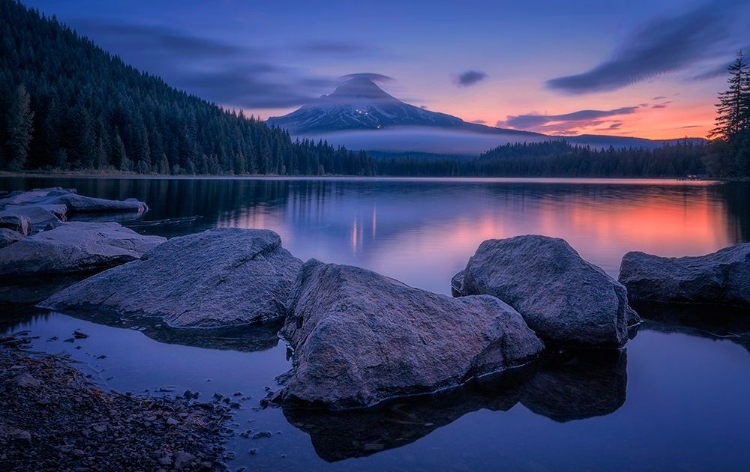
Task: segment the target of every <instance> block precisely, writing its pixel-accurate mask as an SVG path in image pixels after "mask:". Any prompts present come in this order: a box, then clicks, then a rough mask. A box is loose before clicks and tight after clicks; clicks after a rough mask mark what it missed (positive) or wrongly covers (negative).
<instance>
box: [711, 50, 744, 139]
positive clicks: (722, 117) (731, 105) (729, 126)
mask: <svg viewBox="0 0 750 472" xmlns="http://www.w3.org/2000/svg"><path fill="white" fill-rule="evenodd" d="M727 71H728V72H729V78H728V79H727V82H728V83H729V89H728V90H726V91H725V92H721V93H719V103H717V104H716V108H717V110H716V112H717V116H716V127H715V128H714V129H713V130H712V131H711V133H710V135H709V136H710V137H712V138H718V139H725V140H728V141H731V140H732V139H733V138H734V137H735V136H736V135H737V134H739V133H741V132H743V131H746V130H747V128H748V126H750V116H749V115H748V106H749V105H750V103H749V100H750V98H749V95H750V71H749V70H748V68H747V63H746V62H745V59H744V57H743V55H742V51H740V52H739V53H737V59H736V60H735V61H734V62H733V63H732V64H730V65H729V67H727Z"/></svg>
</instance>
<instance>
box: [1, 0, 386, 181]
mask: <svg viewBox="0 0 750 472" xmlns="http://www.w3.org/2000/svg"><path fill="white" fill-rule="evenodd" d="M370 162H371V161H370V159H369V158H368V157H367V156H366V155H365V154H364V153H352V152H349V151H347V150H346V149H344V148H338V149H335V148H334V147H333V146H330V145H328V144H327V143H325V142H317V143H314V142H312V141H302V142H296V143H293V142H292V140H291V139H290V137H289V134H288V133H287V132H286V131H284V130H281V129H278V128H270V127H268V126H266V124H265V123H264V122H262V121H259V120H256V119H254V118H253V117H252V116H251V117H249V118H248V117H245V116H243V114H242V113H241V112H240V113H234V112H231V111H226V110H223V109H222V108H220V107H217V106H215V105H213V104H211V103H208V102H206V101H204V100H201V99H199V98H197V97H194V96H190V95H188V94H186V93H184V92H180V91H178V90H176V89H174V88H172V87H170V86H168V85H167V84H166V83H164V81H162V80H161V79H160V78H158V77H154V76H151V75H149V74H145V73H141V72H139V71H138V70H136V69H134V68H133V67H131V66H128V65H126V64H124V63H123V62H122V61H121V60H120V59H119V58H118V57H116V56H112V55H110V54H109V53H107V52H105V51H104V50H102V49H101V48H99V47H97V46H96V45H95V44H94V43H93V42H91V41H90V40H88V39H86V38H83V37H81V36H79V35H78V34H77V33H75V32H74V31H73V30H71V29H70V28H69V27H67V26H65V25H63V24H61V23H59V22H58V21H57V20H56V19H55V18H54V17H52V18H45V17H43V16H41V15H40V14H39V13H38V12H37V11H35V10H28V9H26V8H25V7H24V6H23V5H21V4H20V3H19V2H17V1H14V0H0V169H4V170H11V171H20V170H24V169H60V170H97V169H98V170H119V171H131V172H138V173H143V174H146V173H159V174H280V175H297V174H303V175H317V174H327V173H353V174H358V173H360V172H361V173H364V174H368V173H372V168H371V165H370Z"/></svg>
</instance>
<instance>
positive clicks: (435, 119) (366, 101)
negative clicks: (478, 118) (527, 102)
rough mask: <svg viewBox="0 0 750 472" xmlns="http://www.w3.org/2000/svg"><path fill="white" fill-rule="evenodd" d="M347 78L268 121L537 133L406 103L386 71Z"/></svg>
mask: <svg viewBox="0 0 750 472" xmlns="http://www.w3.org/2000/svg"><path fill="white" fill-rule="evenodd" d="M344 78H346V79H347V80H346V82H344V83H342V84H340V85H339V86H338V87H336V89H335V90H334V91H333V93H331V94H330V95H323V96H322V97H320V98H318V99H317V100H313V101H311V102H310V103H308V104H307V105H305V106H303V107H302V108H300V109H298V110H296V111H294V112H292V113H289V114H288V115H284V116H278V117H270V118H269V119H268V121H267V123H268V124H269V125H272V126H279V127H281V128H286V129H287V130H288V131H290V132H291V133H294V134H298V135H304V134H314V133H328V132H333V131H346V130H368V129H369V130H379V129H383V128H396V127H405V126H410V127H422V128H425V127H426V128H433V129H435V128H438V129H449V130H463V131H473V132H478V133H515V134H534V133H525V132H523V131H512V130H502V129H499V128H491V127H488V126H483V125H478V124H474V123H466V122H465V121H464V120H462V119H461V118H458V117H455V116H451V115H447V114H445V113H437V112H434V111H429V110H424V109H422V108H419V107H416V106H414V105H410V104H408V103H404V102H402V101H401V100H399V99H397V98H395V97H393V96H391V95H389V94H388V93H386V92H385V91H383V89H381V88H380V87H379V86H378V85H377V84H376V82H378V81H383V80H390V78H389V77H386V76H383V75H379V74H369V73H368V74H352V75H348V76H345V77H344Z"/></svg>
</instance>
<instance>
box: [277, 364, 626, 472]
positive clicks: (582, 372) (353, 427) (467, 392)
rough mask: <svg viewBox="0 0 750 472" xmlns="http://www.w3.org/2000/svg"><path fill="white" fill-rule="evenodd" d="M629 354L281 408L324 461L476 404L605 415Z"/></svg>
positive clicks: (391, 441) (386, 442)
mask: <svg viewBox="0 0 750 472" xmlns="http://www.w3.org/2000/svg"><path fill="white" fill-rule="evenodd" d="M626 387H627V355H626V351H624V350H623V351H620V350H580V351H576V350H572V351H563V352H556V353H551V354H548V355H547V357H545V358H544V359H543V360H542V361H541V362H540V363H539V364H535V365H533V366H529V367H528V368H525V369H519V370H515V371H513V372H511V373H505V374H502V375H498V376H495V377H492V378H485V379H482V380H477V381H473V382H470V383H469V384H467V385H465V386H463V387H461V388H457V389H452V390H448V391H444V392H440V393H438V394H434V395H427V396H419V397H414V398H407V399H399V400H395V401H391V402H387V403H385V404H383V405H380V406H378V407H375V408H370V409H364V410H355V411H350V412H327V411H321V410H305V409H284V415H285V416H286V418H287V419H288V420H289V422H290V423H291V424H292V425H294V426H295V427H297V428H299V429H300V430H302V431H304V432H306V433H307V434H309V435H310V438H311V439H312V443H313V446H314V447H315V452H316V453H317V454H318V456H319V457H320V458H321V459H323V460H326V461H328V462H335V461H340V460H343V459H348V458H353V457H363V456H369V455H371V454H375V453H377V452H381V451H385V450H387V449H392V448H397V447H401V446H404V445H406V444H409V443H411V442H413V441H416V440H417V439H419V438H421V437H424V436H426V435H428V434H430V433H432V432H433V431H434V430H436V429H438V428H440V427H442V426H445V425H448V424H450V423H452V422H454V421H456V420H457V419H459V418H461V417H462V416H464V415H465V414H467V413H470V412H473V411H477V410H480V409H485V410H490V411H508V410H510V409H511V408H513V407H514V406H515V405H517V404H518V403H521V404H523V405H524V406H525V407H526V408H528V409H529V410H531V411H532V412H534V413H536V414H538V415H541V416H545V417H547V418H550V419H552V420H554V421H557V422H561V423H562V422H567V421H572V420H582V419H586V418H591V417H595V416H602V415H608V414H610V413H613V412H614V411H616V410H617V409H619V408H620V407H621V406H622V405H623V404H624V403H625V393H626Z"/></svg>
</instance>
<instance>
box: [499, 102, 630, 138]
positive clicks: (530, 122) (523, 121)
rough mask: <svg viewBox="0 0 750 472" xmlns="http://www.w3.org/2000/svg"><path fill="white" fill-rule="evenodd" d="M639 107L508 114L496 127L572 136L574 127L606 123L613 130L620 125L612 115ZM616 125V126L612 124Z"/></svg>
mask: <svg viewBox="0 0 750 472" xmlns="http://www.w3.org/2000/svg"><path fill="white" fill-rule="evenodd" d="M638 108H639V107H637V106H634V107H622V108H617V109H615V110H580V111H575V112H572V113H565V114H563V115H539V114H535V113H529V114H526V115H517V116H512V115H509V116H508V117H507V118H506V120H505V121H498V122H497V123H496V126H497V127H498V128H513V129H518V130H524V131H535V132H538V133H544V134H553V135H560V136H563V135H564V136H573V135H576V134H578V132H577V131H575V130H576V129H581V128H590V127H598V126H602V125H604V124H607V129H610V130H614V129H617V128H619V127H620V126H621V125H622V122H621V121H619V120H613V119H612V118H613V117H616V116H621V115H630V114H633V113H635V112H636V110H638ZM613 125H616V126H613Z"/></svg>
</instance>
